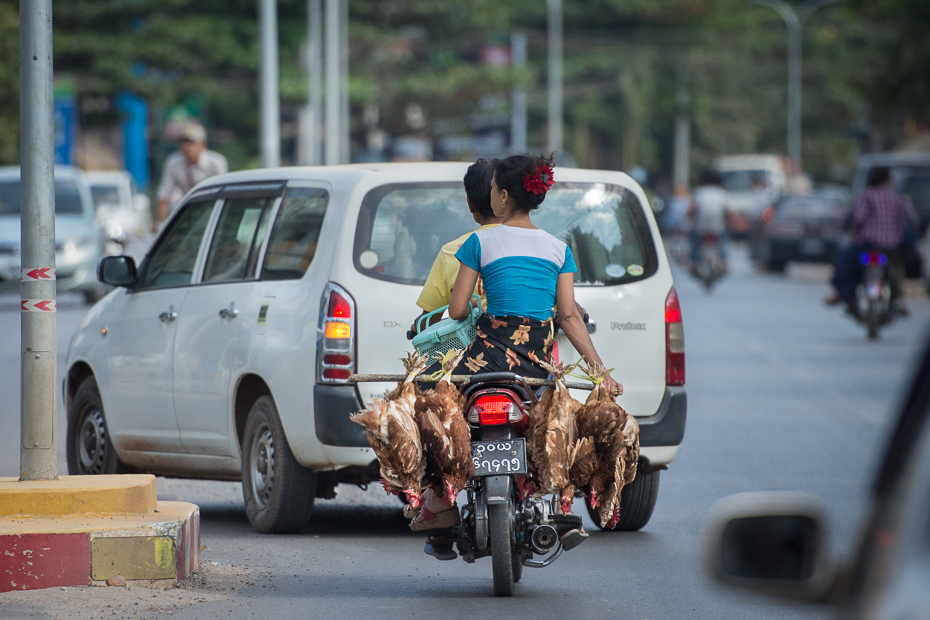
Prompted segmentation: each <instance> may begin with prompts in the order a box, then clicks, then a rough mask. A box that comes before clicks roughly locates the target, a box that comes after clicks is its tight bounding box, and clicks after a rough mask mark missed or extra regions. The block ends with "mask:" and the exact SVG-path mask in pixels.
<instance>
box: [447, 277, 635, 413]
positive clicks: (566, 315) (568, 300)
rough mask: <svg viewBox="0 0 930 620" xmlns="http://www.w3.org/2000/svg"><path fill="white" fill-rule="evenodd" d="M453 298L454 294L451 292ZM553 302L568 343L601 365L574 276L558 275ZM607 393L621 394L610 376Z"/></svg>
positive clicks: (590, 360)
mask: <svg viewBox="0 0 930 620" xmlns="http://www.w3.org/2000/svg"><path fill="white" fill-rule="evenodd" d="M452 294H453V296H454V295H455V292H454V291H453V293H452ZM555 302H556V306H557V307H558V310H559V314H558V318H557V319H556V320H557V321H558V324H559V327H560V328H562V331H563V332H565V335H566V336H568V340H569V342H571V343H572V346H573V347H575V350H576V351H578V353H580V354H581V355H583V356H584V359H585V362H587V363H588V364H590V363H591V362H597V363H598V364H601V365H603V364H604V362H603V361H602V360H601V358H600V356H599V355H598V354H597V351H596V350H595V349H594V343H593V342H591V335H590V334H588V328H587V327H586V326H585V324H584V320H582V318H581V315H580V314H579V313H578V306H577V305H576V304H575V281H574V276H573V275H572V274H570V273H561V274H559V279H558V281H557V282H556V288H555ZM604 383H605V385H606V386H607V389H608V391H610V392H612V393H616V394H618V395H619V394H623V386H622V385H620V384H619V383H617V382H616V381H615V380H614V378H613V377H611V376H610V375H608V376H607V378H606V379H605V380H604Z"/></svg>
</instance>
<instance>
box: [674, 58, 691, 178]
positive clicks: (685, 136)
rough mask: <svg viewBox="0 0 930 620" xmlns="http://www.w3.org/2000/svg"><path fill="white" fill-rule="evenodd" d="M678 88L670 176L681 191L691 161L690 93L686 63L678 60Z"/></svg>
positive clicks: (688, 172) (687, 176)
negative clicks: (673, 153) (672, 161)
mask: <svg viewBox="0 0 930 620" xmlns="http://www.w3.org/2000/svg"><path fill="white" fill-rule="evenodd" d="M677 73H678V90H677V92H676V93H675V102H676V103H677V104H678V115H677V116H676V118H675V162H674V166H673V172H672V178H673V182H674V185H675V191H676V192H678V191H683V190H686V189H687V188H688V186H689V185H690V161H691V111H690V107H691V95H690V93H689V92H688V63H686V62H685V61H684V60H680V61H679V62H678V71H677Z"/></svg>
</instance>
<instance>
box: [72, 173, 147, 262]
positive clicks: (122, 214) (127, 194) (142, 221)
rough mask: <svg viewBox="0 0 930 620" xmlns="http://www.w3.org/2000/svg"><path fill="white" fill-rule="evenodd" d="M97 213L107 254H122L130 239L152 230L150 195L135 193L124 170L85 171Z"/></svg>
mask: <svg viewBox="0 0 930 620" xmlns="http://www.w3.org/2000/svg"><path fill="white" fill-rule="evenodd" d="M85 176H86V178H87V184H88V185H89V186H90V193H91V196H92V197H93V201H94V208H95V209H96V211H97V223H98V225H99V226H100V229H101V230H102V231H103V233H104V235H105V238H106V241H105V246H104V253H105V254H122V253H123V251H124V250H125V248H126V244H127V242H128V241H129V240H130V237H137V238H140V239H141V238H142V237H144V236H145V235H146V234H147V233H148V232H149V231H150V230H151V228H152V213H151V203H150V201H149V198H148V196H146V195H145V194H141V193H138V192H136V191H135V181H134V180H133V178H132V175H131V174H129V173H128V172H126V171H125V170H114V171H99V172H98V171H94V172H86V173H85Z"/></svg>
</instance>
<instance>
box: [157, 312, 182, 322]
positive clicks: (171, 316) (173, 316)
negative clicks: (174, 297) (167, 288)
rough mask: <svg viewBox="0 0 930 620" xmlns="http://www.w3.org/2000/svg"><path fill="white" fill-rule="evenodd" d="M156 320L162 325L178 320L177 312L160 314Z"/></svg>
mask: <svg viewBox="0 0 930 620" xmlns="http://www.w3.org/2000/svg"><path fill="white" fill-rule="evenodd" d="M158 318H159V319H161V322H162V323H170V322H172V321H174V320H177V318H178V311H177V310H171V311H169V312H162V313H161V314H159V315H158Z"/></svg>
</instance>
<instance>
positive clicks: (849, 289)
mask: <svg viewBox="0 0 930 620" xmlns="http://www.w3.org/2000/svg"><path fill="white" fill-rule="evenodd" d="M890 181H891V171H890V170H889V169H888V168H886V167H879V168H873V169H872V170H870V171H869V176H868V179H867V187H866V188H865V190H864V191H863V192H862V195H861V196H860V197H859V200H857V201H856V204H855V206H854V207H853V210H852V221H851V226H852V233H853V243H852V245H851V246H850V247H849V248H847V249H845V250H841V251H840V252H839V253H838V254H837V259H836V263H835V265H834V267H835V274H834V276H833V285H834V286H835V287H836V294H835V295H834V296H833V297H830V298H828V299H827V300H826V302H827V304H829V305H834V304H837V303H839V302H841V301H845V302H846V303H847V305H848V306H849V307H850V308H851V309H852V310H853V311H855V297H856V286H857V285H858V284H859V280H860V277H861V274H860V272H861V269H860V267H859V263H858V257H859V254H860V253H861V252H863V251H866V250H879V251H881V252H883V253H884V254H885V255H886V256H887V257H888V269H889V277H890V280H891V300H892V303H893V304H894V305H895V309H896V310H897V311H898V312H900V313H901V314H903V315H905V316H906V315H907V314H908V310H907V306H905V304H904V301H903V299H901V296H902V290H901V289H902V283H903V281H904V252H903V249H902V245H903V243H904V233H905V228H906V226H908V225H910V226H916V225H917V214H916V213H915V212H914V207H913V206H912V205H911V204H910V202H909V201H907V200H906V199H905V198H904V197H902V196H900V195H899V194H897V193H895V191H894V190H893V189H892V188H891V184H890Z"/></svg>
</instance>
